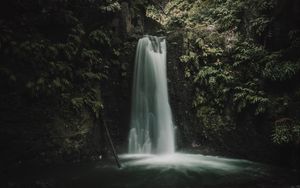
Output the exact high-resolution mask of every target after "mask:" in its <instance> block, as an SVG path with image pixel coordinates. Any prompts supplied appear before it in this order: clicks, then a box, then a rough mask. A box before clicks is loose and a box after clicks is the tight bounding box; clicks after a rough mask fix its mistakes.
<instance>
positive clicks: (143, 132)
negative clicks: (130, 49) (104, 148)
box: [128, 36, 175, 154]
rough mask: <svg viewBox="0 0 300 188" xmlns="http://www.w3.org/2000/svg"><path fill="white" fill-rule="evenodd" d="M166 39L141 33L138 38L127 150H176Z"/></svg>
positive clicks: (150, 151)
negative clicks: (169, 95)
mask: <svg viewBox="0 0 300 188" xmlns="http://www.w3.org/2000/svg"><path fill="white" fill-rule="evenodd" d="M166 54H167V49H166V40H165V38H163V37H154V36H144V37H143V38H141V39H140V40H139V42H138V46H137V50H136V57H135V68H134V81H133V91H132V93H133V94H132V111H131V129H130V133H129V144H128V145H129V148H128V150H129V153H156V154H171V153H174V151H175V143H174V142H175V141H174V129H173V121H172V113H171V108H170V104H169V98H168V88H167V75H166Z"/></svg>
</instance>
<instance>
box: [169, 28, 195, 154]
mask: <svg viewBox="0 0 300 188" xmlns="http://www.w3.org/2000/svg"><path fill="white" fill-rule="evenodd" d="M167 42H168V47H167V49H168V57H167V59H168V62H167V67H168V68H167V76H168V88H169V96H170V105H171V109H172V113H173V119H174V124H175V130H176V131H175V132H176V141H177V143H176V146H177V149H181V148H182V147H186V146H187V144H188V143H192V140H193V137H194V136H195V134H193V132H192V131H191V130H192V129H193V127H194V123H193V122H194V117H193V113H192V111H193V109H192V108H191V107H192V101H193V98H192V86H191V83H192V82H188V81H187V80H186V78H185V75H184V74H185V73H184V67H183V64H182V63H180V60H179V57H180V55H181V54H183V50H184V48H183V33H181V32H180V31H178V32H172V33H170V34H169V35H168V36H167Z"/></svg>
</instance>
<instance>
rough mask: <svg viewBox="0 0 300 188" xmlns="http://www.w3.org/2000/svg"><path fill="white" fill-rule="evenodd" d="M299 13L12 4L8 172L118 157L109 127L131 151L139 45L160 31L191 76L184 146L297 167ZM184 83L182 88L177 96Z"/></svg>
mask: <svg viewBox="0 0 300 188" xmlns="http://www.w3.org/2000/svg"><path fill="white" fill-rule="evenodd" d="M296 7H299V3H298V2H297V0H289V1H279V0H267V1H263V0H210V1H208V0H206V1H205V0H197V1H195V0H186V1H185V0H172V1H161V2H157V1H144V2H143V1H133V0H132V1H121V0H119V1H117V0H116V1H113V0H107V1H72V2H71V1H67V0H66V1H54V0H52V1H51V0H48V1H46V0H45V1H17V0H12V1H9V3H8V2H2V3H1V6H0V59H1V65H0V78H1V79H0V83H1V91H0V97H1V100H0V103H1V104H0V108H1V110H0V111H1V113H0V123H1V129H0V136H1V140H2V141H1V150H2V151H3V152H4V154H3V155H2V156H1V157H2V158H4V161H8V163H6V165H11V164H20V163H22V162H23V161H25V162H28V161H35V162H36V161H40V162H42V163H45V162H48V163H54V162H61V161H67V162H71V161H72V162H76V161H82V160H91V159H96V158H97V157H98V156H99V155H100V154H101V155H102V154H105V153H107V148H106V147H107V146H106V144H105V138H104V135H103V134H104V131H103V127H102V124H103V121H107V122H108V125H109V128H110V129H111V131H112V136H113V139H114V140H115V141H116V142H117V145H118V146H119V148H118V149H120V150H122V148H126V147H124V146H126V144H127V134H128V118H129V113H128V111H129V109H130V103H129V101H130V96H131V91H130V90H131V89H130V86H131V82H132V69H133V60H134V53H135V46H136V43H137V39H138V38H139V37H140V36H142V35H143V34H144V33H147V32H148V33H149V32H151V33H164V34H166V35H167V37H169V39H168V41H169V43H170V50H169V52H168V55H169V56H170V57H171V56H172V58H170V59H171V60H172V62H171V63H169V64H168V66H169V67H168V69H169V72H168V74H169V77H170V78H173V77H177V76H178V77H180V75H182V76H183V77H184V79H183V80H182V84H183V86H184V87H188V88H187V90H186V91H189V96H191V101H190V100H189V98H188V97H187V98H185V96H183V97H181V100H183V101H185V103H186V104H185V106H187V108H186V109H188V110H189V111H188V112H186V114H188V116H189V117H191V119H190V120H189V121H188V122H187V124H184V125H180V126H178V127H179V129H178V131H179V134H180V135H181V138H182V141H181V142H182V143H183V144H181V145H179V149H180V147H181V148H182V147H187V146H189V145H191V143H195V144H194V145H198V144H200V145H201V146H204V147H211V148H215V149H216V150H219V151H220V152H221V153H224V155H226V154H228V153H230V154H231V155H234V156H239V157H247V158H250V159H255V160H258V161H259V160H266V161H269V162H270V160H273V159H277V161H276V162H277V163H283V162H285V163H286V164H289V165H291V166H292V167H295V165H296V164H297V163H299V159H297V155H299V145H300V85H299V81H300V56H299V50H300V49H299V48H300V27H299V23H300V20H299V18H300V16H299V10H300V9H297V8H296ZM146 9H147V16H148V17H150V18H151V19H150V18H146V17H145V14H146ZM154 20H156V22H155V21H154ZM157 28H159V30H158V29H157ZM153 30H154V31H153ZM175 39H176V40H175ZM177 39H180V40H177ZM172 46H173V48H172ZM179 47H180V49H181V50H180V51H176V53H175V51H172V49H174V48H178V49H179ZM170 66H171V67H170ZM174 67H176V68H178V69H179V71H178V72H175V71H172V68H174ZM170 70H171V71H170ZM176 84H178V85H180V83H177V82H175V81H172V80H170V87H171V88H170V90H171V91H172V92H171V93H170V95H175V94H176V90H175V89H174V87H175V86H174V85H176ZM172 87H173V88H172ZM174 92H175V94H174ZM179 92H181V91H179V90H177V93H179ZM171 98H172V97H171ZM173 99H175V100H173V101H172V104H171V106H172V107H173V109H172V110H173V112H174V114H175V119H181V118H182V117H181V116H185V114H184V113H182V111H183V109H180V108H174V107H176V106H178V105H177V102H176V97H175V98H174V97H173ZM104 112H105V113H104ZM279 154H281V155H282V157H281V156H279ZM41 160H42V161H41ZM286 161H287V162H286Z"/></svg>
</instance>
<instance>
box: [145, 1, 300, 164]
mask: <svg viewBox="0 0 300 188" xmlns="http://www.w3.org/2000/svg"><path fill="white" fill-rule="evenodd" d="M296 4H297V3H296V2H295V1H287V2H285V3H283V2H279V1H276V0H269V1H260V0H256V1H252V0H251V1H236V0H232V1H231V0H227V1H225V0H224V1H222V0H215V1H182V0H177V1H171V2H169V3H168V4H167V5H166V6H165V9H164V12H165V14H161V13H159V12H158V11H159V10H157V9H156V8H155V7H150V8H149V9H148V12H149V13H148V14H149V16H151V17H153V18H154V19H156V20H157V21H158V22H161V23H162V24H163V25H164V26H165V29H166V30H167V31H169V32H172V31H173V32H177V33H181V34H182V36H183V52H182V55H181V56H180V57H179V59H180V63H182V64H183V66H181V67H182V68H183V69H184V74H185V79H186V82H188V83H192V86H191V87H192V88H193V89H192V90H193V94H192V95H193V97H192V99H193V102H192V103H191V104H190V105H191V106H192V111H191V113H194V114H193V115H194V116H196V117H197V119H196V120H195V121H196V123H195V124H197V125H196V126H195V127H196V129H199V130H198V134H197V135H196V138H195V139H196V140H197V142H199V143H201V144H213V145H214V146H215V147H220V148H223V150H229V151H232V150H233V151H234V152H238V153H239V154H240V155H242V156H244V157H245V156H249V157H250V156H251V154H250V155H249V153H251V152H253V153H256V154H255V155H259V154H258V153H259V152H257V151H259V150H260V152H261V154H262V155H266V154H267V153H268V152H269V151H270V147H271V148H272V147H276V145H280V146H283V147H282V148H285V149H286V148H289V149H288V150H280V149H278V148H279V147H278V148H277V149H278V150H279V151H280V152H283V151H284V152H283V153H284V154H282V153H281V154H280V152H279V153H276V152H275V153H276V154H277V155H282V156H284V155H288V157H287V158H286V159H288V160H289V161H290V160H292V163H293V164H292V165H293V166H294V165H295V163H296V160H297V153H296V152H299V141H300V140H299V139H300V117H299V112H300V108H299V104H300V85H299V78H300V56H299V49H300V43H299V41H300V32H299V28H300V27H299V12H297V11H294V12H293V10H292V9H291V7H292V6H297V5H296ZM287 20H289V23H286V22H287ZM178 31H179V32H178ZM171 53H172V52H171ZM171 66H172V65H171ZM195 127H193V130H190V132H193V131H195V130H194V129H195ZM262 150H265V152H263V151H262ZM275 153H272V154H271V155H274V154H275ZM260 157H261V156H260ZM268 157H270V156H268ZM275 158H276V157H275Z"/></svg>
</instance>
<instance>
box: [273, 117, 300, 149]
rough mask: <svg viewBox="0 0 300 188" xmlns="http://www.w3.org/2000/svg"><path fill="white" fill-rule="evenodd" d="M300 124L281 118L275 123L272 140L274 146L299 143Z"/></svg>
mask: <svg viewBox="0 0 300 188" xmlns="http://www.w3.org/2000/svg"><path fill="white" fill-rule="evenodd" d="M299 139H300V123H299V122H295V121H293V120H291V119H289V118H282V119H280V120H277V121H276V122H275V128H274V131H273V134H272V140H273V142H274V143H276V144H290V143H296V142H299Z"/></svg>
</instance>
